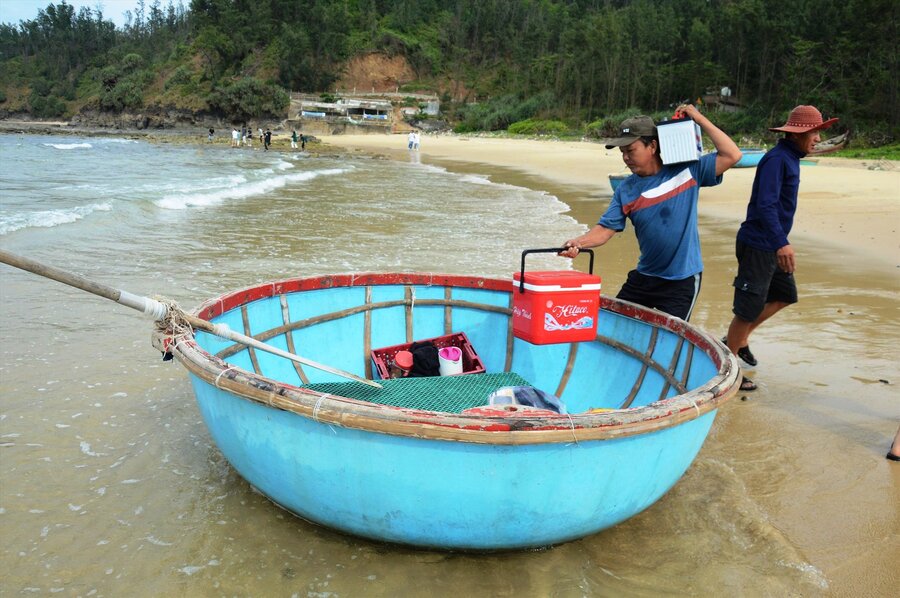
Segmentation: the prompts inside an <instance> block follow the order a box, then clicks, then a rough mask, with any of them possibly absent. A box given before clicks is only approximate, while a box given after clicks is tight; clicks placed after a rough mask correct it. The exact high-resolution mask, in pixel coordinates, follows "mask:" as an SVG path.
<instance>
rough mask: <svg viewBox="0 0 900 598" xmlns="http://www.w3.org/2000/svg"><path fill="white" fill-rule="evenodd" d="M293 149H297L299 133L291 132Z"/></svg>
mask: <svg viewBox="0 0 900 598" xmlns="http://www.w3.org/2000/svg"><path fill="white" fill-rule="evenodd" d="M291 149H297V131H291Z"/></svg>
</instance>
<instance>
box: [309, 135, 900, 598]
mask: <svg viewBox="0 0 900 598" xmlns="http://www.w3.org/2000/svg"><path fill="white" fill-rule="evenodd" d="M323 141H324V142H325V143H327V144H330V145H332V146H335V147H342V148H345V149H350V150H354V151H362V152H367V153H374V154H380V155H384V156H387V157H389V158H392V159H398V160H404V161H407V160H408V161H413V162H418V161H421V162H422V163H432V164H438V165H442V166H445V167H448V168H450V169H453V170H458V171H465V172H479V173H482V174H489V175H490V177H491V179H492V180H494V181H496V182H506V183H512V184H521V185H525V186H529V187H531V188H535V189H542V190H546V191H548V192H550V193H553V194H555V195H557V196H558V197H560V199H562V200H563V201H564V202H565V203H567V204H568V205H569V206H570V207H571V210H572V216H573V217H575V218H576V219H577V220H578V221H579V222H582V223H583V224H584V225H585V226H586V227H587V226H590V225H592V224H593V223H594V222H596V219H597V218H598V217H599V215H600V214H601V213H602V211H603V210H604V209H605V207H606V205H607V203H608V200H609V197H611V195H612V193H611V190H610V188H609V183H608V180H607V176H608V174H610V173H617V172H622V171H623V165H622V163H621V158H620V155H619V154H618V152H617V151H607V150H605V149H604V148H603V147H602V146H600V145H598V144H594V143H579V142H552V141H528V140H508V139H493V138H475V137H472V138H465V137H451V136H425V137H423V139H422V147H421V150H420V152H419V153H418V154H415V153H414V152H413V153H410V152H408V151H407V150H406V148H405V137H403V136H340V137H328V138H324V139H323ZM754 174H755V169H749V168H748V169H732V170H731V171H729V172H728V173H726V175H725V181H724V182H723V183H722V184H721V185H720V186H718V187H715V188H705V189H703V190H702V191H701V208H700V228H701V231H700V232H701V240H702V243H703V247H704V262H705V264H706V269H705V271H704V279H703V290H702V292H701V294H700V301H699V304H698V306H697V309H696V311H695V314H694V318H693V322H694V323H696V324H699V325H700V326H702V327H703V328H706V329H707V330H711V331H713V332H721V333H723V334H724V331H725V329H726V327H727V324H728V322H729V321H730V319H731V313H730V309H731V294H732V293H731V286H730V284H731V280H732V279H733V277H734V271H735V268H736V264H735V258H734V254H733V251H734V249H733V248H734V234H735V232H736V230H737V227H738V226H739V224H740V222H741V219H742V217H743V215H744V211H745V209H746V202H747V200H748V199H749V196H750V186H751V184H752V180H753V175H754ZM801 180H802V182H801V190H800V208H799V211H798V216H797V220H796V222H795V228H794V231H793V232H792V234H791V241H792V243H793V245H794V246H795V248H796V250H797V252H798V272H797V278H798V284H799V285H800V293H801V302H800V303H799V304H797V305H796V306H792V307H791V308H789V309H787V310H785V311H783V312H782V313H780V314H778V316H776V317H775V318H773V319H772V320H771V321H770V322H767V323H766V324H765V325H764V326H762V327H761V328H760V329H759V330H758V331H757V333H756V335H755V336H754V337H753V344H752V347H753V350H754V352H755V353H756V356H757V358H758V359H759V361H760V365H759V366H758V367H757V368H754V369H753V370H748V373H749V374H750V375H752V376H754V378H755V379H756V380H757V382H758V383H759V385H760V388H759V390H757V391H756V392H754V393H745V394H743V395H741V396H740V398H738V399H736V400H734V401H732V402H731V403H730V404H728V405H726V406H725V407H724V408H723V409H722V410H721V413H720V414H719V417H718V419H717V421H716V424H715V425H714V427H713V431H712V433H711V436H710V438H709V440H708V441H707V444H706V445H705V446H704V449H703V451H702V452H701V456H703V457H705V458H704V459H703V460H702V461H701V462H698V463H697V464H695V468H694V469H695V470H696V469H703V472H702V473H697V475H698V477H699V476H702V478H701V479H700V480H694V481H692V482H689V483H688V484H686V485H685V486H687V488H688V489H687V490H684V489H682V491H686V492H697V496H695V500H697V504H698V508H705V509H710V516H711V517H720V518H725V519H728V520H733V521H734V525H735V527H736V528H737V529H742V528H749V529H751V530H752V531H750V532H748V534H747V536H746V537H744V536H742V535H741V534H738V535H736V540H737V541H740V539H741V538H742V537H744V539H745V540H746V541H749V542H751V543H754V538H759V537H765V538H766V539H767V541H769V542H771V543H772V545H777V546H780V547H781V550H782V551H783V552H781V553H780V554H773V555H772V559H773V560H774V561H775V562H776V563H777V562H782V560H783V559H784V556H783V555H788V554H791V555H798V559H797V560H799V561H801V562H804V561H805V562H808V563H810V564H811V565H812V567H813V568H814V570H811V571H810V572H808V573H809V577H810V578H811V579H812V581H811V584H812V586H813V587H817V588H818V590H821V595H834V596H890V595H893V593H894V591H895V590H896V588H897V587H898V584H900V572H898V569H897V567H896V563H897V562H898V561H900V465H898V464H896V463H893V462H890V461H887V460H886V459H885V458H884V455H885V453H886V452H887V450H888V448H889V447H890V443H891V440H892V439H893V437H894V434H895V432H896V430H897V426H898V424H900V393H898V391H897V385H898V384H900V361H898V359H897V358H896V345H897V341H898V340H900V325H898V320H900V319H898V318H897V315H898V314H897V311H898V308H897V305H898V300H900V236H898V235H897V231H898V228H900V164H898V163H897V162H866V161H860V160H844V159H837V158H820V159H819V160H818V163H817V164H816V165H815V166H804V167H803V168H802V172H801ZM629 228H630V227H629ZM498 234H520V235H521V236H522V238H523V242H525V243H527V241H525V239H527V231H498ZM563 240H564V239H560V241H563ZM636 257H637V248H636V242H635V240H634V238H633V236H630V235H629V233H628V232H627V231H626V233H624V234H622V235H617V237H616V238H615V239H614V240H613V241H611V242H610V243H609V244H608V245H607V246H605V247H603V248H600V249H599V250H598V253H597V261H598V264H599V266H598V268H599V270H600V273H601V274H602V275H603V281H604V292H609V293H615V292H616V291H617V290H618V287H619V286H620V285H621V282H622V281H623V280H624V276H625V274H626V272H627V270H628V269H629V268H631V267H633V264H634V263H635V261H636ZM691 473H692V472H689V475H690V474H691ZM694 473H696V471H694ZM702 480H707V481H708V485H705V484H704V482H703V481H702ZM694 482H697V483H696V484H695V483H694ZM698 487H699V488H698ZM704 487H705V488H706V492H704V490H703V488H704ZM663 500H666V499H665V498H664V499H663ZM745 531H746V530H745ZM709 549H710V551H711V552H712V553H713V554H716V553H721V554H723V555H724V554H727V553H728V552H730V551H733V550H740V549H741V548H740V547H739V546H723V547H718V548H712V547H709ZM720 551H721V552H720ZM707 556H708V554H707ZM714 558H715V557H714ZM787 560H788V562H796V560H795V559H793V558H792V559H787ZM785 566H790V565H785ZM764 588H765V583H764V582H762V581H761V582H760V585H759V586H758V587H757V588H756V590H757V591H761V592H763V594H764ZM891 588H893V590H892V589H891ZM708 589H709V588H707V590H708ZM818 590H813V591H812V592H811V591H810V590H809V587H806V588H805V589H804V588H797V593H798V595H819V593H818Z"/></svg>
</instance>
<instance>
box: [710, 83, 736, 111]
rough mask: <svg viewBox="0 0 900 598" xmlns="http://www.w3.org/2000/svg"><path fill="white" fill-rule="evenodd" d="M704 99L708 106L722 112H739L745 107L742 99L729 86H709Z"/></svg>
mask: <svg viewBox="0 0 900 598" xmlns="http://www.w3.org/2000/svg"><path fill="white" fill-rule="evenodd" d="M702 100H703V103H704V104H706V106H707V107H709V108H712V109H713V110H720V111H722V112H737V111H738V110H741V109H742V108H743V106H742V105H741V101H740V100H739V99H738V98H737V96H735V95H734V94H733V93H732V91H731V88H730V87H728V86H724V87H709V88H707V89H706V92H705V93H704V94H703V96H702Z"/></svg>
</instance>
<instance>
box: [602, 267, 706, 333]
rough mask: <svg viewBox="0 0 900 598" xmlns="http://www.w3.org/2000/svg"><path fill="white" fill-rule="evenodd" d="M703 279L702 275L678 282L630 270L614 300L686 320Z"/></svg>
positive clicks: (692, 308)
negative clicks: (617, 299) (635, 304)
mask: <svg viewBox="0 0 900 598" xmlns="http://www.w3.org/2000/svg"><path fill="white" fill-rule="evenodd" d="M702 278H703V273H702V272H701V273H699V274H695V275H694V276H688V277H687V278H683V279H681V280H668V279H665V278H657V277H656V276H647V275H646V274H641V273H640V272H638V271H637V270H632V271H631V272H629V273H628V280H626V281H625V284H623V285H622V290H620V291H619V294H618V295H616V297H618V298H619V299H624V300H625V301H631V302H632V303H637V304H639V305H643V306H645V307H650V308H653V309H658V310H659V311H663V312H666V313H667V314H671V315H673V316H675V317H676V318H681V319H682V320H685V321H687V320H688V319H689V318H690V317H691V312H692V311H694V304H695V303H696V302H697V295H699V294H700V281H701V280H702Z"/></svg>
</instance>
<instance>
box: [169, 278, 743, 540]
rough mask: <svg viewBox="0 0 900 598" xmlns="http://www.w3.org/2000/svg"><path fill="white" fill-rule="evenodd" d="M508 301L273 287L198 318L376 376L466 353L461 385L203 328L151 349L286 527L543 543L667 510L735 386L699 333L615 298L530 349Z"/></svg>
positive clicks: (219, 303) (723, 358)
mask: <svg viewBox="0 0 900 598" xmlns="http://www.w3.org/2000/svg"><path fill="white" fill-rule="evenodd" d="M517 290H518V289H517V288H515V289H514V286H513V283H512V281H511V280H508V279H507V280H503V279H493V278H481V277H468V276H452V275H435V274H346V275H335V276H319V277H310V278H295V279H290V280H284V281H279V282H272V283H266V284H262V285H258V286H254V287H251V288H247V289H243V290H240V291H237V292H233V293H229V294H226V295H223V296H221V297H218V298H216V299H213V300H211V301H207V302H206V303H204V304H203V305H202V306H201V307H200V308H199V309H198V310H197V311H196V314H197V315H198V316H200V317H201V318H203V319H206V320H209V321H211V322H214V323H217V324H227V325H228V326H229V327H230V328H232V329H234V330H237V331H241V332H243V333H244V334H246V335H248V336H253V337H254V338H256V339H258V340H260V341H263V342H266V343H268V344H271V345H274V346H276V347H279V348H281V349H284V350H286V351H290V352H292V353H296V354H298V355H302V356H303V357H305V358H309V359H312V360H315V361H317V362H321V363H324V364H328V365H330V366H333V367H336V368H340V369H342V370H344V371H346V372H350V373H352V374H355V375H358V376H360V377H364V378H367V379H375V380H379V378H383V377H384V375H383V373H384V372H385V371H386V370H385V368H384V365H385V364H384V363H383V361H384V360H390V355H391V350H394V351H395V352H396V349H397V348H398V347H403V346H406V345H408V344H409V343H411V342H412V341H415V340H420V339H432V340H434V341H436V342H435V344H436V345H437V346H440V345H441V343H444V344H447V345H453V346H459V347H460V349H461V351H462V352H463V354H464V355H465V357H464V365H465V367H464V370H463V373H462V374H461V375H454V376H438V377H424V378H401V379H385V380H380V382H381V384H382V388H380V389H378V388H372V387H371V386H367V385H365V384H362V383H360V382H354V381H347V380H345V379H344V378H341V377H338V376H335V375H334V374H332V373H328V372H325V371H321V370H319V369H314V368H309V367H304V366H302V365H299V364H297V363H295V362H293V361H290V360H288V359H285V358H282V357H278V356H275V355H271V354H269V353H263V352H260V351H258V350H255V349H253V348H247V347H246V346H243V345H239V344H235V343H232V342H231V341H226V340H223V339H221V338H218V337H216V336H213V335H210V334H208V333H205V332H199V331H198V332H194V333H180V335H175V336H172V334H171V332H167V331H162V330H160V331H157V333H156V338H155V341H154V342H155V344H156V346H157V347H159V348H163V349H164V350H165V351H168V352H171V353H172V354H173V355H174V356H175V357H176V358H177V359H178V361H179V362H180V363H181V364H182V365H184V367H186V368H187V370H188V372H189V374H190V378H191V382H192V384H193V388H194V392H195V395H196V398H197V403H198V405H199V408H200V411H201V413H202V416H203V419H204V421H205V423H206V426H207V427H208V429H209V432H210V434H211V436H212V438H213V439H214V441H215V443H216V445H217V446H218V448H219V449H220V450H221V451H222V453H223V454H224V455H225V457H226V458H227V460H228V461H229V462H230V463H231V465H232V466H233V467H234V468H235V469H236V470H237V471H238V473H239V474H240V475H241V476H242V477H243V478H244V479H245V480H247V482H249V483H250V484H252V485H253V486H254V487H256V488H257V489H258V490H259V491H261V492H262V493H263V494H264V495H265V496H267V497H268V498H269V499H271V500H272V501H273V502H275V503H277V504H278V505H280V506H282V507H283V508H285V509H287V510H289V511H291V512H292V513H295V514H296V515H298V516H300V517H302V518H304V519H307V520H310V521H313V522H316V523H319V524H322V525H325V526H329V527H332V528H335V529H338V530H342V531H344V532H347V533H350V534H355V535H359V536H363V537H366V538H371V539H375V540H381V541H387V542H396V543H402V544H409V545H415V546H422V547H431V548H439V549H450V550H506V549H519V548H530V547H541V546H548V545H552V544H557V543H560V542H565V541H568V540H573V539H576V538H580V537H583V536H586V535H588V534H592V533H595V532H597V531H599V530H602V529H604V528H607V527H609V526H612V525H615V524H616V523H619V522H621V521H623V520H625V519H627V518H629V517H631V516H633V515H635V514H637V513H639V512H641V511H643V510H644V509H646V508H647V507H649V506H650V505H652V504H653V503H654V502H656V501H657V500H658V499H659V498H660V497H661V496H662V495H663V494H665V492H666V491H668V490H669V489H670V488H671V487H672V486H673V485H674V484H675V483H676V482H677V481H678V480H679V479H680V478H681V476H682V475H683V474H684V472H685V471H686V470H687V468H688V467H689V466H690V464H691V462H692V461H693V460H694V458H695V457H696V455H697V453H698V451H699V450H700V447H701V446H702V444H703V441H704V440H705V438H706V436H707V433H708V432H709V430H710V427H711V426H712V423H713V419H714V417H715V413H716V410H717V408H718V407H719V405H720V404H721V403H722V402H724V401H726V400H727V399H729V398H730V397H731V396H733V395H734V394H735V393H736V391H737V388H738V384H739V379H740V370H739V368H738V365H737V362H736V360H735V358H734V356H733V355H731V353H730V352H728V351H727V349H726V348H725V347H724V346H723V345H721V344H720V343H719V342H718V341H717V340H715V339H714V338H712V337H711V336H710V335H708V334H706V333H705V332H703V331H701V330H699V329H698V328H696V327H694V326H691V325H690V324H688V323H686V322H684V321H682V320H680V319H677V318H672V317H669V316H667V315H666V314H662V313H660V312H657V311H652V310H648V309H645V308H643V307H640V306H637V305H634V304H631V303H626V302H623V301H619V300H616V299H611V298H607V297H601V298H600V302H599V307H600V310H599V315H598V316H597V332H596V337H595V338H594V339H593V340H590V341H585V342H562V343H554V344H541V345H537V344H532V343H530V342H526V341H524V340H522V339H520V338H517V337H516V335H515V334H514V331H513V326H512V314H513V297H514V291H517ZM598 293H599V291H598ZM509 387H533V388H534V389H540V390H541V391H544V392H545V393H547V394H550V395H553V396H555V397H558V399H559V401H560V403H561V404H562V405H563V406H564V407H563V409H561V410H560V411H562V412H555V411H553V410H548V409H529V408H522V409H511V408H509V407H508V406H507V407H499V406H494V405H491V404H489V402H488V397H489V396H490V395H491V394H492V393H494V392H495V391H497V390H498V389H501V388H509Z"/></svg>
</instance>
